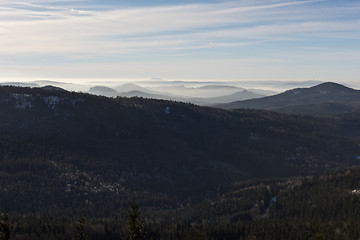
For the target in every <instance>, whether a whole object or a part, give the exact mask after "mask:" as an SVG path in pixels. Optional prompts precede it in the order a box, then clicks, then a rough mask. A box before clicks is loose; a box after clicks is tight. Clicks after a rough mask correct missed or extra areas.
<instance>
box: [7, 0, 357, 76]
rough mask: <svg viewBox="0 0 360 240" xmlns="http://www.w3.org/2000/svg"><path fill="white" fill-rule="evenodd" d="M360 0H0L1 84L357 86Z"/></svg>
mask: <svg viewBox="0 0 360 240" xmlns="http://www.w3.org/2000/svg"><path fill="white" fill-rule="evenodd" d="M359 66H360V1H359V0H357V1H354V0H347V1H341V0H330V1H329V0H304V1H292V0H290V1H276V0H251V1H250V0H239V1H216V0H213V1H195V0H184V1H175V0H170V1H145V0H142V1H137V0H133V1H130V0H128V1H115V0H105V1H95V0H89V1H85V0H84V1H82V0H79V1H67V0H57V1H53V0H33V1H21V0H20V1H2V0H0V80H3V81H8V80H16V79H19V80H24V79H29V80H34V79H54V80H58V79H69V81H82V80H84V79H86V80H90V79H104V80H107V79H128V80H131V79H150V78H153V77H157V78H163V79H167V80H198V81H202V80H204V81H205V80H206V81H209V80H214V81H222V80H224V81H225V80H226V81H231V80H247V81H248V80H280V81H281V80H287V81H289V80H291V81H305V80H313V79H316V80H321V81H337V82H341V83H347V82H360V68H359Z"/></svg>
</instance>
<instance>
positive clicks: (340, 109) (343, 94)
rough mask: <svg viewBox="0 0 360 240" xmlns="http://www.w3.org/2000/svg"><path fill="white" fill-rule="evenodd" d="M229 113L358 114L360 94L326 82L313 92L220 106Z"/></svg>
mask: <svg viewBox="0 0 360 240" xmlns="http://www.w3.org/2000/svg"><path fill="white" fill-rule="evenodd" d="M216 106H217V107H220V108H225V109H240V108H248V109H265V110H274V111H278V112H284V113H298V114H313V115H322V114H339V113H346V112H354V111H358V110H359V107H360V91H358V90H354V89H352V88H349V87H345V86H343V85H340V84H337V83H333V82H326V83H322V84H319V85H316V86H314V87H310V88H296V89H292V90H288V91H286V92H283V93H280V94H277V95H274V96H268V97H263V98H258V99H250V100H244V101H236V102H231V103H227V104H219V105H216Z"/></svg>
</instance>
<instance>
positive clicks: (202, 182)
mask: <svg viewBox="0 0 360 240" xmlns="http://www.w3.org/2000/svg"><path fill="white" fill-rule="evenodd" d="M359 120H360V114H359V113H358V112H356V111H354V112H351V113H344V114H341V115H340V114H339V115H327V116H309V115H295V114H294V115H291V114H284V113H276V112H271V111H264V110H245V109H243V110H231V111H230V110H221V109H216V108H209V107H199V106H196V105H192V104H186V103H179V102H170V101H162V100H151V99H142V98H106V97H99V96H93V95H89V94H83V93H74V92H67V91H64V90H60V89H52V88H46V89H41V88H34V89H30V88H17V87H1V88H0V204H1V209H2V213H1V221H0V232H1V234H0V239H109V240H111V239H357V238H359V237H360V228H359V227H358V226H359V223H360V219H359V217H360V202H359V200H360V168H358V167H357V165H358V164H359V161H360V160H359V159H360V145H359V144H360V125H359Z"/></svg>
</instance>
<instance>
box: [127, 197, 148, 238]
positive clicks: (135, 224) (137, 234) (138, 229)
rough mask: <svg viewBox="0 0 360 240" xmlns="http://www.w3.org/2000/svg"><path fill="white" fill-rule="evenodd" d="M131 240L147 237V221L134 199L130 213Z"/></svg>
mask: <svg viewBox="0 0 360 240" xmlns="http://www.w3.org/2000/svg"><path fill="white" fill-rule="evenodd" d="M128 225H129V240H143V239H145V235H146V231H145V221H144V218H143V217H142V215H141V212H140V209H139V206H138V205H137V204H136V203H135V201H133V203H132V204H131V207H130V210H129V213H128Z"/></svg>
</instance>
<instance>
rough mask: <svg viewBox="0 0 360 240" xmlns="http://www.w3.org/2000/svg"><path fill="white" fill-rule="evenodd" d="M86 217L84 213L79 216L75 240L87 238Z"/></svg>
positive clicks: (85, 239)
mask: <svg viewBox="0 0 360 240" xmlns="http://www.w3.org/2000/svg"><path fill="white" fill-rule="evenodd" d="M84 225H85V218H84V217H83V215H82V214H80V217H79V218H78V221H77V225H76V232H75V240H87V239H89V238H88V235H87V234H86V233H85V228H84Z"/></svg>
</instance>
